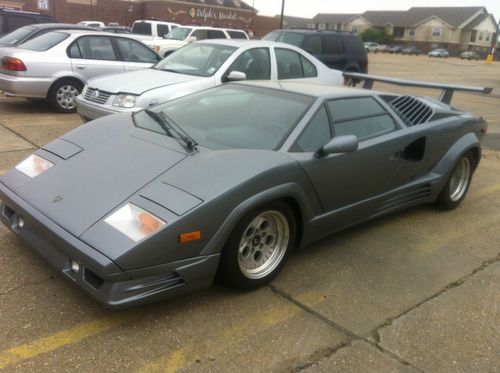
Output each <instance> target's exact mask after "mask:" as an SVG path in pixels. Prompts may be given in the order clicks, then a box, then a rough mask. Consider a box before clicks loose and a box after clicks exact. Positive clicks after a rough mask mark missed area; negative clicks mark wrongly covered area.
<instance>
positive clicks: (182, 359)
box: [137, 293, 324, 373]
mask: <svg viewBox="0 0 500 373" xmlns="http://www.w3.org/2000/svg"><path fill="white" fill-rule="evenodd" d="M300 298H301V299H308V300H311V301H313V302H314V303H318V302H320V301H322V300H324V299H323V296H322V295H321V294H319V293H308V294H305V295H304V296H301V297H300ZM300 313H304V314H306V313H305V312H304V310H302V309H301V308H300V307H298V306H296V305H295V304H293V303H289V302H287V303H284V304H283V305H281V306H278V307H274V308H272V309H270V310H267V311H264V312H261V313H258V314H256V315H255V316H251V317H247V318H245V319H243V320H242V321H240V322H238V323H237V324H236V325H234V326H232V327H229V328H226V329H223V330H220V331H219V332H218V333H216V334H210V335H208V336H207V338H206V339H205V340H203V341H200V340H197V341H196V344H194V343H188V344H186V345H184V346H182V347H180V348H178V349H177V350H175V351H173V352H172V353H170V354H168V355H166V356H163V357H161V358H159V359H157V360H155V361H153V362H151V363H149V364H146V365H145V366H143V367H142V368H140V369H138V370H137V372H138V373H150V372H168V373H175V372H177V371H179V370H180V369H182V368H187V367H189V365H191V363H193V362H194V359H192V360H193V361H188V357H189V356H190V355H192V354H194V353H200V351H203V348H204V345H208V344H210V347H211V354H213V353H214V350H219V349H223V348H224V347H225V346H227V345H228V344H230V343H234V341H235V340H241V339H242V338H246V337H250V336H254V335H256V334H258V333H261V332H262V331H264V330H267V329H269V328H271V327H273V326H275V325H278V324H280V323H282V322H284V321H287V320H290V319H291V318H293V317H295V316H297V315H299V314H300Z"/></svg>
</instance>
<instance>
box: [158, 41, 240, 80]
mask: <svg viewBox="0 0 500 373" xmlns="http://www.w3.org/2000/svg"><path fill="white" fill-rule="evenodd" d="M235 50H236V48H235V47H230V46H227V45H217V44H206V43H200V44H191V45H188V46H186V47H184V48H181V49H179V50H178V51H176V52H174V53H172V54H171V55H169V56H168V57H167V58H165V59H163V60H161V61H160V62H158V63H157V64H156V65H155V66H154V68H155V69H157V70H163V71H172V72H175V73H179V74H187V75H195V76H203V77H207V76H212V75H214V74H215V73H216V72H217V70H219V68H220V67H221V66H222V64H223V63H224V62H225V61H226V60H227V59H228V58H229V56H230V55H231V54H233V53H234V51H235Z"/></svg>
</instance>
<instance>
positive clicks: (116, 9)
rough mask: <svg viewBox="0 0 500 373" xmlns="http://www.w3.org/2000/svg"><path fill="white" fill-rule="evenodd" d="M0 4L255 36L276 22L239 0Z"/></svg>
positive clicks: (62, 17) (69, 18) (69, 17)
mask: <svg viewBox="0 0 500 373" xmlns="http://www.w3.org/2000/svg"><path fill="white" fill-rule="evenodd" d="M0 6H5V7H11V8H15V9H20V10H26V11H35V12H40V13H44V14H48V15H51V16H54V17H55V18H57V19H58V20H59V21H61V22H69V23H77V22H80V21H84V20H95V21H102V22H104V23H106V24H108V23H111V22H113V23H119V24H121V25H128V26H130V25H132V23H133V22H134V21H135V20H137V19H156V20H161V21H169V22H175V23H180V24H182V25H203V26H217V27H227V28H237V29H242V30H245V31H247V32H250V34H255V35H256V36H263V35H265V34H267V33H268V32H270V31H272V30H274V29H276V28H278V26H279V21H277V20H276V19H275V18H274V17H263V16H259V15H258V14H257V13H258V11H257V10H256V9H254V8H252V7H251V6H250V5H248V4H247V3H245V2H244V1H241V0H185V1H181V0H0Z"/></svg>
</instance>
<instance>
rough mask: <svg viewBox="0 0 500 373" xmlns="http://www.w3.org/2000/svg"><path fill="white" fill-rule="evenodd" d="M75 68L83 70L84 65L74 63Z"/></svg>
mask: <svg viewBox="0 0 500 373" xmlns="http://www.w3.org/2000/svg"><path fill="white" fill-rule="evenodd" d="M76 68H77V69H78V70H85V66H83V65H76Z"/></svg>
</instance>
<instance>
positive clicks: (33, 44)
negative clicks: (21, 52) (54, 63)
mask: <svg viewBox="0 0 500 373" xmlns="http://www.w3.org/2000/svg"><path fill="white" fill-rule="evenodd" d="M68 36H69V34H67V33H65V32H48V33H46V34H43V35H40V36H38V37H36V38H34V39H31V40H28V41H27V42H26V43H22V44H21V45H20V46H19V48H23V49H29V50H32V51H38V52H40V51H46V50H48V49H50V48H52V47H53V46H55V45H57V44H59V43H60V42H61V41H63V40H64V39H66V38H67V37H68Z"/></svg>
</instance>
